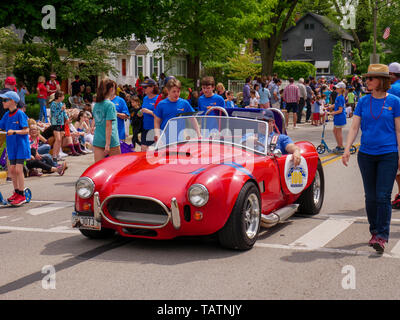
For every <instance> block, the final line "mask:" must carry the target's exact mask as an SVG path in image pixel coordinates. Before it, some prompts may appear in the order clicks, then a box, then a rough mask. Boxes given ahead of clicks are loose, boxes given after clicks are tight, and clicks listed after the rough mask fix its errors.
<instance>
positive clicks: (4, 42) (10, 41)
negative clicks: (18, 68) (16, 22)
mask: <svg viewBox="0 0 400 320" xmlns="http://www.w3.org/2000/svg"><path fill="white" fill-rule="evenodd" d="M19 46H20V41H19V39H18V36H17V34H16V33H15V32H13V31H12V30H11V29H8V28H0V73H4V74H5V75H9V74H11V73H12V69H13V62H14V55H15V52H16V51H17V49H18V47H19Z"/></svg>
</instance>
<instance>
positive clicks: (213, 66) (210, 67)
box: [202, 61, 229, 87]
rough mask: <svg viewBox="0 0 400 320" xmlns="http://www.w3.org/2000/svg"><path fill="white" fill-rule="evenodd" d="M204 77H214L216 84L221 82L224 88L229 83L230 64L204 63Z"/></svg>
mask: <svg viewBox="0 0 400 320" xmlns="http://www.w3.org/2000/svg"><path fill="white" fill-rule="evenodd" d="M203 68H204V69H203V70H204V71H203V74H202V76H212V77H214V80H215V83H218V82H221V83H223V84H224V86H225V87H226V86H227V83H228V74H229V63H227V62H218V61H207V62H205V63H203Z"/></svg>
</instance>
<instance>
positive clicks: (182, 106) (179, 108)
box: [154, 98, 194, 130]
mask: <svg viewBox="0 0 400 320" xmlns="http://www.w3.org/2000/svg"><path fill="white" fill-rule="evenodd" d="M183 112H194V109H193V108H192V106H191V105H190V103H189V102H188V101H187V100H184V99H182V98H179V99H178V100H177V101H176V102H172V101H170V100H169V99H168V98H167V99H164V100H162V101H160V102H159V103H158V105H157V108H156V110H155V111H154V114H155V115H156V116H157V117H158V118H160V119H161V130H163V129H164V128H165V125H166V124H167V122H168V120H169V119H172V118H174V117H176V116H177V115H178V114H180V113H183Z"/></svg>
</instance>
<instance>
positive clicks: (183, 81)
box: [176, 77, 193, 99]
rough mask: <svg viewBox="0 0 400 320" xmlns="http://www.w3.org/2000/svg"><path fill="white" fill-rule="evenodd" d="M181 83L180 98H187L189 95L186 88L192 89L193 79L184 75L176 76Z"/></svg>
mask: <svg viewBox="0 0 400 320" xmlns="http://www.w3.org/2000/svg"><path fill="white" fill-rule="evenodd" d="M176 78H177V79H178V80H179V81H180V82H181V84H182V88H181V96H180V97H181V98H182V99H187V98H188V96H189V91H188V88H192V89H193V79H190V78H185V77H176Z"/></svg>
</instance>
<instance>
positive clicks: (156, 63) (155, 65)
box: [152, 58, 160, 76]
mask: <svg viewBox="0 0 400 320" xmlns="http://www.w3.org/2000/svg"><path fill="white" fill-rule="evenodd" d="M159 63H160V58H153V70H152V74H153V73H155V74H156V75H157V76H159V74H160V68H159Z"/></svg>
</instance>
